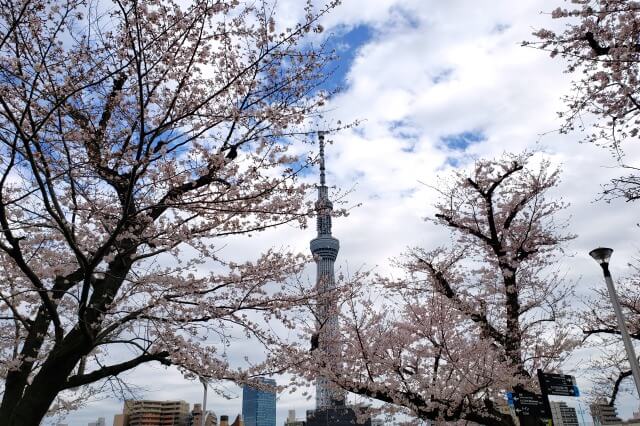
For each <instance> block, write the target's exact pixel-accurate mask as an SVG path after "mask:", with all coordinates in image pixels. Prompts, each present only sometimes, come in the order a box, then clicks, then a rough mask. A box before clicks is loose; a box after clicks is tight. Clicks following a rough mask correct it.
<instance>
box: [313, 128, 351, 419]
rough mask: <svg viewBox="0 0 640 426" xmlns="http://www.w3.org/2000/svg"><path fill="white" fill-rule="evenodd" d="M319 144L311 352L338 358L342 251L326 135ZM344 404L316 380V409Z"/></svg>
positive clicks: (324, 383) (341, 395)
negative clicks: (334, 230) (337, 267)
mask: <svg viewBox="0 0 640 426" xmlns="http://www.w3.org/2000/svg"><path fill="white" fill-rule="evenodd" d="M318 139H319V145H320V185H318V200H317V201H316V228H317V232H318V234H317V237H316V238H314V239H313V240H311V243H310V248H311V253H312V254H313V257H314V259H315V261H316V291H317V293H318V301H317V302H318V303H317V304H318V313H317V317H318V323H317V331H316V334H315V335H314V336H313V340H312V342H311V347H312V349H317V350H320V351H323V352H324V353H326V354H328V355H330V356H338V355H339V353H340V347H339V344H338V337H339V333H340V330H339V325H338V315H337V301H336V300H335V297H334V295H333V294H332V293H333V290H334V289H335V286H336V283H335V272H334V263H335V261H336V258H337V257H338V251H339V250H340V242H339V241H338V240H337V239H336V238H334V237H333V236H332V235H331V214H332V212H333V203H331V201H330V200H329V189H328V188H327V185H326V178H325V164H324V134H323V133H319V135H318ZM342 405H344V392H341V391H340V390H338V389H336V388H335V387H334V386H332V385H331V383H330V382H329V381H328V380H327V379H326V378H324V377H318V378H317V379H316V409H321V408H333V407H337V406H342Z"/></svg>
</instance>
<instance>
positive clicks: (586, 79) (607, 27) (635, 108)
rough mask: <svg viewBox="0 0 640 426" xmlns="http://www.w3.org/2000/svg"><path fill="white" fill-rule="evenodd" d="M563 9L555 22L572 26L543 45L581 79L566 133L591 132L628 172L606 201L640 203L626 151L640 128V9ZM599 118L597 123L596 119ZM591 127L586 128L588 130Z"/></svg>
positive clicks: (617, 0)
mask: <svg viewBox="0 0 640 426" xmlns="http://www.w3.org/2000/svg"><path fill="white" fill-rule="evenodd" d="M571 3H572V4H571V5H570V6H568V7H558V8H557V9H555V10H554V11H553V12H552V13H551V16H552V18H554V19H562V20H564V21H566V25H565V26H564V27H563V28H562V30H561V31H559V32H558V31H551V30H549V29H541V30H538V31H536V32H535V33H534V35H535V36H536V37H538V39H539V40H540V41H539V42H524V44H525V45H529V46H534V47H537V48H541V49H544V50H548V51H549V52H550V54H551V56H552V57H561V58H563V59H564V60H565V61H566V63H567V72H568V73H571V74H573V75H575V76H576V79H575V80H574V82H573V83H572V87H571V92H570V94H569V95H568V96H567V97H566V104H567V107H568V109H567V111H565V112H562V113H560V116H561V117H563V118H565V119H566V121H565V124H564V126H563V127H562V131H565V132H567V131H573V130H575V129H576V128H581V129H585V130H587V131H588V136H587V137H586V140H587V141H589V142H593V143H596V144H599V145H602V146H604V147H606V148H608V149H609V150H610V151H611V153H612V154H613V155H614V157H615V158H616V160H617V161H619V163H620V165H621V166H622V167H623V168H624V169H625V173H624V175H623V176H620V177H619V178H615V179H613V180H612V182H611V184H610V185H609V186H608V187H606V188H605V197H606V198H615V197H622V198H624V199H626V200H637V199H638V198H640V176H639V175H638V165H637V164H635V163H634V162H632V161H628V160H627V159H626V158H625V155H624V145H625V144H628V143H630V142H632V141H633V140H635V139H637V138H638V132H639V131H640V127H639V126H638V123H639V122H640V121H639V120H638V119H639V118H640V99H639V97H638V89H640V84H639V81H640V75H639V68H638V66H639V64H640V44H638V39H639V36H640V29H639V27H638V22H639V21H640V4H639V3H638V2H637V1H631V0H580V1H572V2H571ZM592 117H593V118H592ZM585 123H586V124H585Z"/></svg>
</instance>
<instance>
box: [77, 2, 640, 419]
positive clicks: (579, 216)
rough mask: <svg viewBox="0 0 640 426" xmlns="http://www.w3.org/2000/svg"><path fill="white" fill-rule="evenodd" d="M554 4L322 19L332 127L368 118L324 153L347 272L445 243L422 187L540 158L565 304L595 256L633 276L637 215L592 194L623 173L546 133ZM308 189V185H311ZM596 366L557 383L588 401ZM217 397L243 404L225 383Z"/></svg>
mask: <svg viewBox="0 0 640 426" xmlns="http://www.w3.org/2000/svg"><path fill="white" fill-rule="evenodd" d="M562 3H563V2H562V1H560V0H520V1H518V2H514V1H512V0H491V1H489V0H485V1H474V0H450V1H446V2H443V1H438V0H380V1H373V2H372V1H370V0H369V1H368V0H344V1H343V4H342V5H341V6H340V7H339V8H338V9H337V10H336V11H334V12H333V13H332V14H330V15H329V16H327V18H326V19H325V22H324V23H323V24H324V26H325V32H324V33H323V34H322V37H327V36H330V37H331V42H330V43H331V45H332V46H335V48H336V49H337V50H338V53H339V55H340V57H341V59H340V61H339V62H338V63H337V64H336V66H337V69H336V71H335V74H334V75H333V77H332V80H331V82H330V83H331V84H334V83H335V84H337V83H341V85H342V86H343V87H344V90H343V91H342V92H341V93H340V94H338V95H337V96H336V97H335V98H334V99H332V100H331V102H330V103H329V105H328V106H327V109H328V112H327V114H326V117H327V118H328V119H330V120H334V121H337V120H340V121H342V122H350V121H353V120H363V121H362V124H361V125H360V126H359V127H358V128H357V129H353V130H348V131H345V132H343V133H341V134H340V135H337V136H335V137H333V138H332V139H334V141H335V143H334V144H332V145H331V146H329V147H328V149H327V166H328V181H329V184H330V185H336V186H337V187H339V188H344V189H349V188H354V189H353V191H352V192H351V193H350V194H349V204H350V205H353V206H355V205H358V204H361V206H360V207H358V208H355V209H353V210H351V213H350V215H349V216H348V217H346V218H340V219H336V220H335V221H334V235H335V236H336V237H337V238H339V239H340V243H341V251H340V254H339V258H338V261H337V265H338V267H339V268H340V269H341V270H342V271H353V270H355V269H358V268H361V267H374V266H376V267H377V270H378V271H380V272H382V273H389V274H394V273H396V271H394V270H393V268H391V267H390V266H389V259H390V258H393V257H396V256H398V255H399V254H400V253H402V252H403V251H404V250H405V249H406V247H408V246H417V245H419V246H424V247H433V246H435V245H437V244H440V243H443V242H447V239H448V237H447V235H446V234H444V233H443V232H442V231H441V230H439V229H437V228H434V227H433V226H432V225H431V224H428V223H425V222H424V218H425V217H428V216H432V215H433V208H432V207H431V206H432V205H433V202H434V200H435V198H436V194H435V192H434V191H433V190H431V189H430V188H429V187H428V185H425V184H424V183H426V184H433V183H434V182H437V177H438V176H442V175H444V174H446V173H447V172H448V171H451V170H452V169H455V168H458V167H465V166H468V165H469V164H470V162H472V161H473V159H474V158H479V157H492V156H497V155H499V154H501V153H502V152H503V151H505V150H511V151H520V150H523V149H533V148H538V149H543V150H544V151H545V153H546V155H547V156H548V158H550V159H551V161H552V162H554V163H555V164H561V165H562V167H563V180H562V184H561V185H560V187H559V188H558V190H557V195H558V196H559V197H562V198H563V199H564V200H565V201H567V202H569V203H570V204H571V207H570V208H569V209H568V210H567V212H566V215H565V218H567V219H570V220H571V225H570V229H569V231H571V232H573V233H576V234H578V236H579V237H578V238H577V239H576V240H574V241H573V242H572V243H571V245H570V246H569V247H568V250H567V252H568V254H570V255H571V257H569V258H568V259H566V260H564V261H563V262H562V264H560V265H558V266H559V267H561V268H563V270H565V271H567V276H568V278H569V279H573V280H575V281H576V282H577V283H578V295H577V296H576V298H575V300H574V301H573V304H574V305H575V306H579V305H580V303H581V301H580V297H589V295H590V294H591V293H590V289H591V288H593V287H596V286H599V285H602V282H601V276H600V272H599V270H598V269H597V266H596V265H595V264H593V261H592V260H591V259H590V258H589V257H588V256H587V253H588V251H589V250H591V249H592V248H593V247H596V246H600V245H604V246H611V247H614V248H615V250H616V252H615V254H614V262H613V263H612V272H613V274H614V277H617V276H620V277H621V276H623V275H624V274H625V273H628V268H627V266H626V265H627V262H628V261H629V260H631V259H632V258H633V256H634V255H636V253H637V252H638V250H639V249H640V245H639V244H638V243H637V241H638V240H639V239H638V237H639V236H640V235H639V233H638V231H639V228H638V227H637V226H636V222H637V216H638V215H637V208H638V207H637V206H635V205H629V204H625V203H619V202H613V203H611V204H605V203H602V202H597V201H596V199H597V196H598V191H599V189H600V185H602V184H605V183H606V182H607V181H608V179H609V178H611V177H612V176H615V175H616V174H617V173H618V171H617V170H615V169H614V168H612V166H613V165H614V164H613V163H612V161H611V159H610V157H609V156H608V154H607V153H606V152H605V151H603V150H601V149H599V148H597V147H595V146H592V145H588V144H579V143H578V140H579V139H580V135H579V134H571V135H559V134H558V133H557V132H553V130H554V129H557V128H558V127H559V125H560V123H559V121H558V118H557V115H556V112H557V111H560V110H561V109H562V108H563V104H562V101H561V97H562V95H563V94H566V93H567V91H568V89H569V83H570V81H569V76H567V75H566V74H564V73H563V72H562V71H563V66H562V63H560V62H559V61H558V60H555V61H554V60H551V59H550V58H549V57H548V56H547V55H546V54H544V53H543V52H539V51H535V50H533V49H528V48H523V47H521V46H520V43H521V42H522V41H523V40H526V39H531V32H533V31H534V29H535V28H539V27H541V26H548V25H557V22H551V20H550V18H549V17H548V16H547V15H545V14H541V13H540V12H541V11H550V10H553V9H554V8H555V7H557V6H558V5H562ZM278 7H279V8H280V9H281V10H282V14H281V16H282V17H283V19H284V20H285V21H290V22H293V21H294V20H295V19H296V18H297V17H299V16H301V14H302V13H303V12H302V10H301V8H300V4H299V2H297V1H296V0H280V2H279V3H278ZM286 24H287V22H285V23H284V24H283V25H286ZM636 151H637V149H636V148H634V147H631V148H630V151H629V152H628V153H627V155H628V158H631V159H633V158H640V157H638V155H639V154H640V152H636ZM305 178H306V179H309V180H310V181H315V176H314V175H313V174H309V175H306V176H305ZM603 217H606V220H604V219H603ZM603 223H606V224H607V226H603V225H602V224H603ZM611 224H615V226H611ZM311 238H313V227H311V228H310V229H308V230H306V231H302V230H300V229H297V228H292V227H284V228H281V229H278V230H274V231H269V232H265V233H262V234H259V235H257V236H255V237H254V238H252V239H251V240H246V239H237V240H233V241H231V240H230V241H229V243H228V245H227V247H226V248H225V255H227V256H228V257H232V258H238V259H239V260H241V259H242V258H243V256H246V253H251V252H259V251H260V250H264V249H266V248H268V247H270V246H272V245H274V244H277V245H278V246H283V245H287V246H289V247H291V248H292V249H294V250H299V251H302V252H307V250H308V241H309V240H310V239H311ZM274 242H275V243H274ZM309 279H312V277H309ZM236 352H237V353H236V355H238V356H241V355H243V354H247V355H252V354H251V353H250V347H248V346H242V345H240V346H238V348H237V350H236ZM594 356H597V354H596V353H595V352H594V351H592V350H589V349H585V350H582V351H579V352H578V353H577V354H576V356H575V357H574V358H573V359H571V360H570V361H569V363H568V364H567V369H566V371H565V372H566V373H571V374H575V375H576V377H577V379H578V384H579V386H580V388H581V391H582V393H583V394H588V391H589V388H590V382H589V373H588V372H585V371H583V370H580V368H579V367H578V366H579V365H580V364H581V363H584V362H585V360H588V359H589V358H590V357H594ZM130 379H131V380H132V381H135V382H137V383H140V384H143V385H144V386H145V388H146V389H147V390H146V391H145V392H143V396H144V397H146V398H149V399H171V398H174V399H185V400H187V401H188V402H190V403H191V404H193V403H195V402H199V401H200V400H201V395H202V391H201V386H200V385H199V384H197V383H192V382H188V381H186V380H184V379H182V378H181V376H180V374H179V373H178V372H176V371H174V370H171V369H169V370H166V369H164V368H161V367H158V366H150V367H145V368H142V369H140V370H139V371H136V372H135V373H131V375H130ZM220 385H221V386H225V388H226V389H227V390H228V391H229V392H230V393H231V394H232V395H237V396H239V395H240V392H239V390H238V389H237V388H236V387H234V386H233V385H232V384H220ZM209 395H210V399H209V403H208V406H209V407H211V408H212V409H214V410H215V411H216V412H217V413H218V415H220V414H227V415H229V416H230V417H235V414H237V413H238V412H240V405H241V401H240V398H234V399H230V400H229V399H223V398H220V397H217V396H216V395H215V393H213V392H210V394H209ZM569 402H571V401H569ZM121 406H122V404H121V402H119V401H117V400H114V399H106V400H103V401H98V402H95V403H92V404H91V405H90V406H88V407H86V408H83V409H81V410H79V411H78V412H77V413H74V414H73V415H72V416H70V417H69V418H68V419H67V420H66V422H67V423H69V424H70V425H73V426H76V425H80V426H84V425H86V424H87V422H89V421H95V419H96V418H97V417H98V416H105V417H106V418H107V424H109V422H110V421H111V419H112V416H113V414H115V413H116V412H117V411H118V410H119V409H120V408H121ZM312 406H313V402H312V400H307V399H306V398H305V397H302V396H301V395H299V394H294V395H289V394H285V395H281V396H280V398H279V401H278V421H277V424H278V425H280V424H282V423H283V422H284V418H285V417H286V413H287V410H288V409H291V408H295V409H297V411H298V415H299V416H300V417H302V416H303V415H304V410H306V409H309V408H312ZM637 407H638V399H637V398H636V397H635V396H629V395H625V396H623V397H622V399H621V401H620V410H621V412H622V414H623V415H624V416H627V417H628V416H630V415H631V413H632V411H633V410H635V409H636V408H637ZM589 421H590V420H589Z"/></svg>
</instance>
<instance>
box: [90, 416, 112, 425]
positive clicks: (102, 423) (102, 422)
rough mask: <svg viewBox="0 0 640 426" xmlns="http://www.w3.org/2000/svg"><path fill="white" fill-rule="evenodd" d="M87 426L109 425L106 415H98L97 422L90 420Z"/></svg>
mask: <svg viewBox="0 0 640 426" xmlns="http://www.w3.org/2000/svg"><path fill="white" fill-rule="evenodd" d="M87 426H107V424H106V421H105V419H104V417H98V420H96V421H95V422H89V424H88V425H87Z"/></svg>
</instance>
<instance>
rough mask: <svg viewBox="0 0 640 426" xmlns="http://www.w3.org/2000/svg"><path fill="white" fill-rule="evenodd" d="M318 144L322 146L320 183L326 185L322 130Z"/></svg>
mask: <svg viewBox="0 0 640 426" xmlns="http://www.w3.org/2000/svg"><path fill="white" fill-rule="evenodd" d="M318 145H319V147H320V185H322V186H324V185H325V182H326V180H325V175H324V132H323V131H322V130H320V131H319V132H318Z"/></svg>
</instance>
